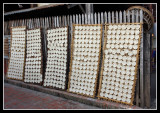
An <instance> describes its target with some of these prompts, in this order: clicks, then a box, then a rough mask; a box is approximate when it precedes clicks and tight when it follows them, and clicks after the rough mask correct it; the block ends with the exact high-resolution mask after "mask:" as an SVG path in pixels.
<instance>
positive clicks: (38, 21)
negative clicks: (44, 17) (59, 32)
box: [38, 18, 41, 28]
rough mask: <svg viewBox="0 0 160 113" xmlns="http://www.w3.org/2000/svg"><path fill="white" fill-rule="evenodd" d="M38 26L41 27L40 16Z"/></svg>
mask: <svg viewBox="0 0 160 113" xmlns="http://www.w3.org/2000/svg"><path fill="white" fill-rule="evenodd" d="M38 27H39V28H40V27H41V26H40V18H38Z"/></svg>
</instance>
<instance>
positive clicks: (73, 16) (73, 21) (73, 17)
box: [73, 15, 76, 24]
mask: <svg viewBox="0 0 160 113" xmlns="http://www.w3.org/2000/svg"><path fill="white" fill-rule="evenodd" d="M75 18H76V17H75V15H73V23H74V24H75V23H76V22H75Z"/></svg>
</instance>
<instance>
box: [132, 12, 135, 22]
mask: <svg viewBox="0 0 160 113" xmlns="http://www.w3.org/2000/svg"><path fill="white" fill-rule="evenodd" d="M134 22H135V20H134V10H132V23H134Z"/></svg>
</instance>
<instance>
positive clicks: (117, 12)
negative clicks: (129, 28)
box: [116, 11, 118, 23]
mask: <svg viewBox="0 0 160 113" xmlns="http://www.w3.org/2000/svg"><path fill="white" fill-rule="evenodd" d="M116 23H118V11H116Z"/></svg>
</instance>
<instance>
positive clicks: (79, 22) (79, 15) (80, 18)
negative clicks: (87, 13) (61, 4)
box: [79, 14, 81, 24]
mask: <svg viewBox="0 0 160 113" xmlns="http://www.w3.org/2000/svg"><path fill="white" fill-rule="evenodd" d="M79 24H81V15H80V14H79Z"/></svg>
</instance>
